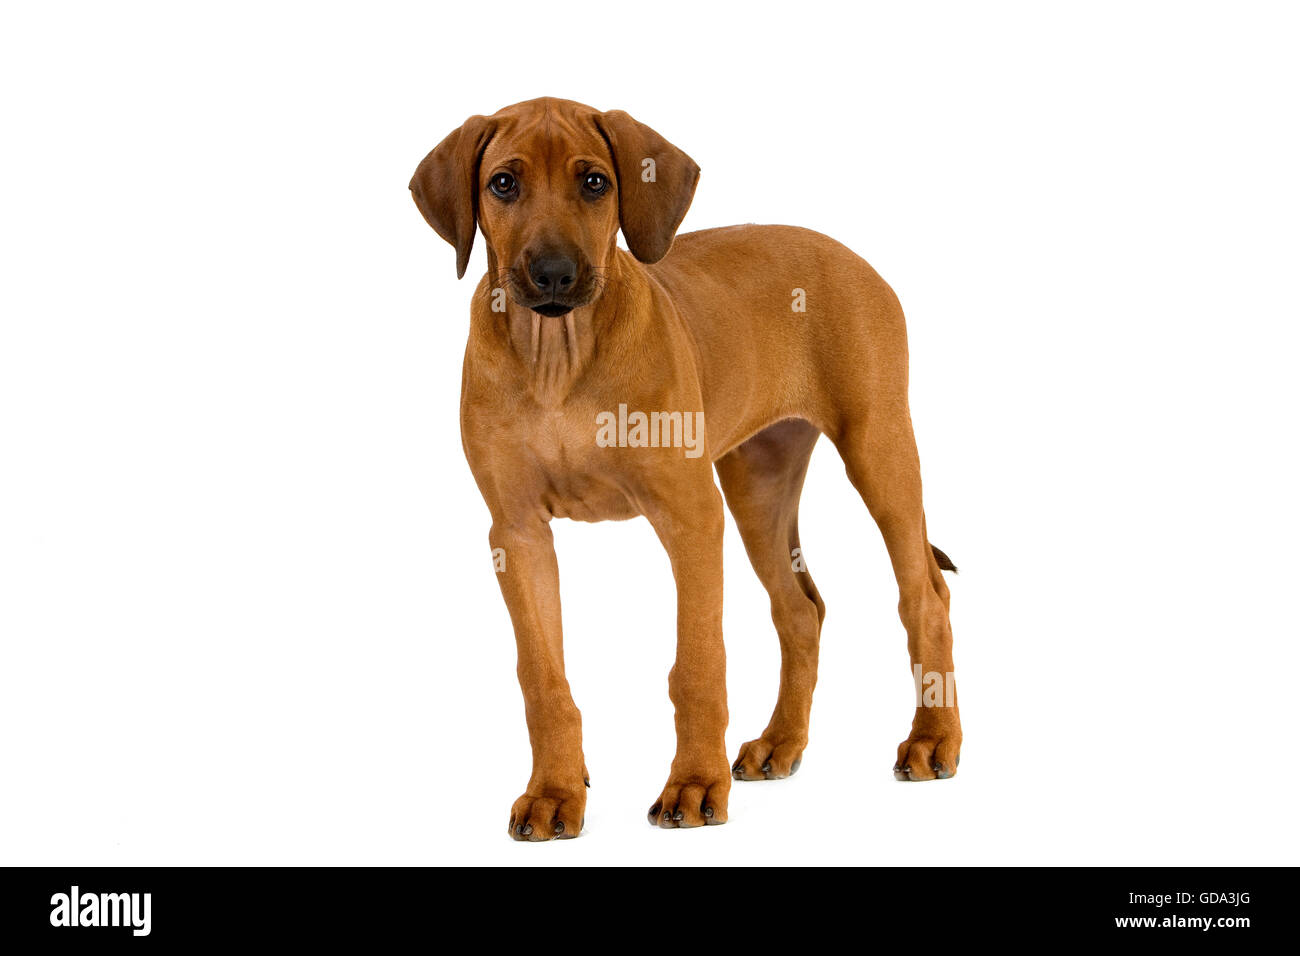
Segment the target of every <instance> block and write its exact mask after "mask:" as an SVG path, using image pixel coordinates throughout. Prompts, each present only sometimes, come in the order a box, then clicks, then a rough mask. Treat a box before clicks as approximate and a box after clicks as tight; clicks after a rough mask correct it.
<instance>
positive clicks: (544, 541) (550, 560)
mask: <svg viewBox="0 0 1300 956" xmlns="http://www.w3.org/2000/svg"><path fill="white" fill-rule="evenodd" d="M489 537H490V541H491V544H492V549H493V554H494V556H495V557H496V561H497V577H498V579H499V581H500V584H501V593H502V595H503V596H504V597H505V601H506V606H507V607H508V608H509V610H510V617H511V620H512V621H513V622H514V627H515V643H516V644H517V646H518V652H519V665H518V673H519V686H520V688H521V689H522V690H523V692H524V712H525V715H526V717H527V720H528V738H529V741H530V742H531V744H532V748H533V772H532V776H531V777H530V778H529V780H528V789H527V790H525V791H524V794H523V796H521V797H520V798H519V799H518V800H516V801H515V804H514V807H513V808H512V809H511V811H510V835H511V837H513V838H514V839H516V840H530V841H538V840H552V839H556V838H559V839H567V838H571V837H576V836H577V835H578V834H579V833H580V832H581V831H582V824H583V816H584V813H585V810H586V806H587V771H586V766H585V764H584V762H583V757H582V717H581V715H580V714H579V713H578V708H577V706H576V705H575V704H574V703H573V697H572V695H571V694H570V693H569V682H568V680H567V679H566V678H565V676H564V640H563V633H562V631H561V627H560V571H559V565H558V564H557V563H556V560H555V547H554V544H553V541H552V537H551V527H550V525H549V524H548V523H546V522H545V521H542V520H540V519H532V520H529V521H527V522H525V523H523V524H508V523H504V522H494V524H493V526H492V533H491V535H490V536H489Z"/></svg>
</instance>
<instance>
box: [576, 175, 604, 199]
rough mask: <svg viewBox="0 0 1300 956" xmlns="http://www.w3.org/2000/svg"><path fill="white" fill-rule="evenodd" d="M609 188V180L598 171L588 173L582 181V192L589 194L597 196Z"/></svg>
mask: <svg viewBox="0 0 1300 956" xmlns="http://www.w3.org/2000/svg"><path fill="white" fill-rule="evenodd" d="M608 188H609V180H608V179H606V178H605V177H604V176H603V175H601V174H600V173H588V174H587V178H586V179H584V180H583V181H582V189H583V192H585V193H587V194H588V195H589V196H599V195H601V194H602V193H604V192H605V190H607V189H608Z"/></svg>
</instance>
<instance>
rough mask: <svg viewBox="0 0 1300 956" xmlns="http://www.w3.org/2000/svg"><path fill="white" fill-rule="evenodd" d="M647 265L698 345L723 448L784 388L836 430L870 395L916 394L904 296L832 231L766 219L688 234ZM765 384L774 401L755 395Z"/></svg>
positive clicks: (783, 396)
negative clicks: (752, 412)
mask: <svg viewBox="0 0 1300 956" xmlns="http://www.w3.org/2000/svg"><path fill="white" fill-rule="evenodd" d="M647 271H649V273H650V274H651V275H652V276H654V278H655V279H656V280H657V281H658V282H659V283H660V284H661V285H662V286H663V287H664V288H665V289H666V290H667V292H668V293H669V295H670V296H671V297H672V299H673V301H674V303H675V304H676V305H677V308H678V309H679V311H680V313H681V316H682V318H683V320H684V321H685V322H686V324H687V326H688V327H689V328H690V330H691V332H692V334H693V336H694V338H695V341H696V345H697V346H698V349H699V353H700V354H699V360H700V364H701V375H702V378H703V384H704V391H705V405H706V411H707V417H708V420H709V425H710V433H711V445H712V450H713V453H714V456H715V457H717V456H720V455H722V454H724V453H725V452H727V451H729V450H730V449H731V448H732V447H734V445H735V444H737V443H738V442H740V441H743V440H744V439H745V438H747V437H748V436H749V434H751V433H752V432H753V430H754V429H756V428H758V427H759V426H760V425H761V424H762V423H760V422H757V421H755V422H750V421H748V420H747V418H746V416H745V414H744V411H743V409H749V408H757V407H770V404H769V403H770V401H771V400H772V398H773V397H775V398H776V399H777V402H778V404H779V405H780V406H781V407H782V409H783V410H784V411H787V412H788V414H789V415H790V416H801V417H805V418H809V420H811V421H812V422H813V424H815V425H816V426H817V427H818V428H819V429H820V430H821V431H823V432H824V433H825V434H827V435H829V436H831V437H832V438H834V437H835V436H836V435H837V434H839V432H840V430H841V428H842V424H843V421H844V420H845V418H848V419H850V420H852V419H853V418H855V417H857V416H858V415H859V414H860V413H862V412H864V411H865V409H864V408H863V407H862V406H863V405H864V404H865V403H866V401H867V400H868V397H870V398H871V400H873V401H877V402H879V401H881V400H885V401H891V400H897V399H901V400H902V401H904V402H905V401H906V391H907V336H906V330H905V327H904V323H903V312H902V309H901V308H900V307H899V304H898V299H897V298H896V297H895V295H894V292H893V290H892V289H890V287H889V286H888V285H887V284H886V283H885V281H884V280H883V279H882V278H881V277H880V276H879V274H877V272H876V270H875V269H873V268H871V266H870V265H868V264H867V262H866V261H865V260H863V259H862V258H861V257H860V256H858V255H857V254H855V253H854V252H853V251H852V250H850V249H849V248H847V247H846V246H844V245H843V244H841V243H839V242H836V241H835V240H834V239H831V238H830V237H829V236H824V235H822V234H821V233H818V232H813V231H812V230H811V229H802V228H799V227H797V226H767V225H743V226H727V227H724V228H720V229H705V230H701V231H699V232H690V233H683V234H682V235H679V236H678V237H677V239H676V241H675V242H674V243H673V247H672V250H671V251H670V252H669V253H668V255H667V256H666V257H665V258H664V259H663V260H661V261H660V262H658V263H656V264H654V265H650V266H647ZM738 306H740V307H739V308H738ZM759 394H761V395H764V396H766V398H767V400H766V401H760V402H754V401H749V400H747V399H748V398H750V397H752V396H756V395H759Z"/></svg>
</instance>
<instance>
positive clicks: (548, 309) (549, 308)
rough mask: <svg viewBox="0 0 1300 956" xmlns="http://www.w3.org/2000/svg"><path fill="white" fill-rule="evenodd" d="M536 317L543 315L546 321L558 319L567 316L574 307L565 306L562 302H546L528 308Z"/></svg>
mask: <svg viewBox="0 0 1300 956" xmlns="http://www.w3.org/2000/svg"><path fill="white" fill-rule="evenodd" d="M529 308H531V309H532V310H533V311H534V312H536V313H537V314H538V315H544V316H546V317H547V318H548V319H558V318H559V317H560V316H562V315H568V314H569V313H570V312H572V311H573V309H574V307H573V306H571V305H565V304H564V303H563V302H546V303H543V304H542V305H533V306H529Z"/></svg>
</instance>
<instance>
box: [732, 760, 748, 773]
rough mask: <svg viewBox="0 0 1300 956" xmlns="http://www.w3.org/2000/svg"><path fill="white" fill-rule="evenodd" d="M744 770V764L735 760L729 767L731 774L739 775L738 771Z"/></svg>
mask: <svg viewBox="0 0 1300 956" xmlns="http://www.w3.org/2000/svg"><path fill="white" fill-rule="evenodd" d="M744 769H745V762H744V761H743V760H737V761H736V762H735V763H734V764H732V765H731V772H732V773H740V771H742V770H744Z"/></svg>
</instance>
